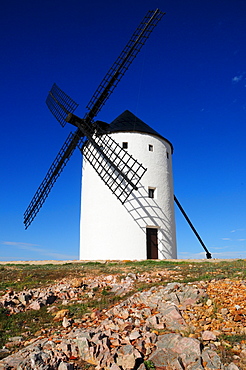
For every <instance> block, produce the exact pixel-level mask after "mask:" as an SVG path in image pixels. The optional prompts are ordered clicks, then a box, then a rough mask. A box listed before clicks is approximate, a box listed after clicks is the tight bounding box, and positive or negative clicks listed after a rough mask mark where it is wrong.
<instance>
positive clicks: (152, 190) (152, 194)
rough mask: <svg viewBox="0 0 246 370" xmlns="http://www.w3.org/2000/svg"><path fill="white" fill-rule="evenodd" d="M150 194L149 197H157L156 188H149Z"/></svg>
mask: <svg viewBox="0 0 246 370" xmlns="http://www.w3.org/2000/svg"><path fill="white" fill-rule="evenodd" d="M148 195H149V198H152V199H153V198H154V197H155V188H149V189H148Z"/></svg>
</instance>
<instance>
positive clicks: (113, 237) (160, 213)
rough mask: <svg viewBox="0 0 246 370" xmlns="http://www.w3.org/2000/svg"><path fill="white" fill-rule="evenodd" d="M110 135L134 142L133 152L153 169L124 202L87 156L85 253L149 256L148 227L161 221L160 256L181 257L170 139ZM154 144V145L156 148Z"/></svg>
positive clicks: (98, 256) (82, 255) (108, 256)
mask: <svg viewBox="0 0 246 370" xmlns="http://www.w3.org/2000/svg"><path fill="white" fill-rule="evenodd" d="M110 136H112V138H113V139H114V140H115V141H117V142H118V143H119V144H120V145H121V144H122V142H128V149H127V150H128V152H129V153H130V154H132V155H133V157H134V158H136V159H137V160H138V161H139V162H140V163H143V165H144V166H145V167H147V172H146V173H145V174H144V176H143V178H142V180H141V184H140V185H139V189H138V191H133V193H132V194H131V196H130V197H129V199H128V200H127V201H126V202H125V204H124V205H122V204H121V203H120V201H119V200H118V199H117V198H116V197H115V195H113V194H112V193H111V191H110V189H109V188H108V187H107V186H106V185H105V184H104V183H103V181H102V180H101V179H100V177H99V176H98V175H97V173H96V172H95V170H94V169H93V168H92V167H91V165H90V164H89V163H88V162H87V161H86V159H84V161H83V172H82V199H81V225H80V259H82V260H98V259H103V260H105V259H109V260H118V259H119V260H132V259H146V258H147V248H146V227H158V258H159V259H164V258H177V250H176V230H175V218H174V200H173V178H172V155H171V146H170V144H169V142H168V141H165V140H162V139H161V138H159V137H157V136H153V135H150V134H144V133H137V132H120V133H113V134H111V135H110ZM149 145H153V152H152V151H149ZM167 152H168V157H167ZM148 187H153V188H156V190H155V198H154V199H151V198H149V197H148Z"/></svg>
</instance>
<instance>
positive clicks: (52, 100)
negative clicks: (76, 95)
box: [46, 83, 79, 127]
mask: <svg viewBox="0 0 246 370" xmlns="http://www.w3.org/2000/svg"><path fill="white" fill-rule="evenodd" d="M46 104H47V106H48V108H49V110H50V111H51V113H52V114H53V116H55V118H56V119H57V121H58V122H59V123H60V124H61V126H62V127H64V126H65V124H66V117H67V115H68V114H69V113H73V112H74V111H75V109H76V108H77V107H78V105H79V104H78V103H76V102H75V101H74V100H73V99H72V98H70V96H68V95H67V94H66V93H65V92H64V91H62V90H61V89H60V88H59V87H58V86H57V84H55V83H54V84H53V86H52V88H51V90H50V92H49V95H48V97H47V99H46Z"/></svg>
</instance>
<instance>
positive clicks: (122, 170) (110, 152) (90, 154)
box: [83, 134, 147, 203]
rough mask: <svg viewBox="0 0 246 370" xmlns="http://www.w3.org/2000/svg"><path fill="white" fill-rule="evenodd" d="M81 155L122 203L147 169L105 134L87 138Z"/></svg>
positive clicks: (134, 188)
mask: <svg viewBox="0 0 246 370" xmlns="http://www.w3.org/2000/svg"><path fill="white" fill-rule="evenodd" d="M83 155H84V157H85V158H86V160H88V162H89V163H90V164H91V165H92V166H93V168H94V169H95V171H96V172H97V174H98V175H99V176H100V178H101V179H102V181H103V182H104V183H105V184H106V185H107V186H108V188H109V189H110V190H111V192H112V193H113V194H114V195H115V196H116V197H117V198H118V199H119V200H120V201H121V203H124V202H125V201H126V200H127V198H128V197H129V196H130V194H131V193H132V191H133V190H137V188H138V187H137V186H138V184H139V182H140V180H141V178H142V177H143V175H144V173H145V172H146V171H147V169H146V168H145V167H144V166H143V165H142V164H141V163H139V162H138V161H137V160H136V159H135V158H133V156H132V155H130V154H129V153H128V152H127V151H126V150H124V149H123V148H122V147H121V146H120V145H119V144H118V143H117V142H116V141H115V140H114V139H112V137H110V136H109V135H107V134H104V135H100V136H96V137H93V138H91V139H89V140H88V141H87V142H86V144H85V145H84V147H83Z"/></svg>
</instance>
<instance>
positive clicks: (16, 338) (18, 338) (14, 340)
mask: <svg viewBox="0 0 246 370" xmlns="http://www.w3.org/2000/svg"><path fill="white" fill-rule="evenodd" d="M22 340H23V337H20V336H19V337H10V338H9V341H10V342H21V341H22Z"/></svg>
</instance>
